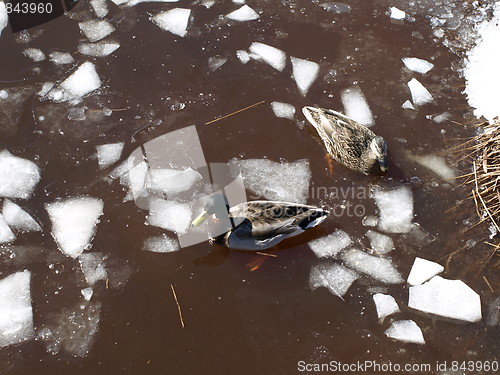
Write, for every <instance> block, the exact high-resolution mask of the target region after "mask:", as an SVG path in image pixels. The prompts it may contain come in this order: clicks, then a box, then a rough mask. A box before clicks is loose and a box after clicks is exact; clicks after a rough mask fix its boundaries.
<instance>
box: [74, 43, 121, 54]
mask: <svg viewBox="0 0 500 375" xmlns="http://www.w3.org/2000/svg"><path fill="white" fill-rule="evenodd" d="M118 48H120V43H118V42H116V41H100V42H97V43H83V44H80V45H79V46H78V52H80V53H81V54H82V55H87V56H92V57H104V56H109V55H111V54H112V53H113V52H115V51H116V50H117V49H118Z"/></svg>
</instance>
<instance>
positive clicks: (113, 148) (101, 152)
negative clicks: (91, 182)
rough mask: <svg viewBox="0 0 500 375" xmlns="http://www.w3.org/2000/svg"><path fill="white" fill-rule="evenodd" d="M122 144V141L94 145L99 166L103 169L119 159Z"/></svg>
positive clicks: (123, 144)
mask: <svg viewBox="0 0 500 375" xmlns="http://www.w3.org/2000/svg"><path fill="white" fill-rule="evenodd" d="M124 146H125V143H123V142H117V143H109V144H106V145H100V146H96V149H97V161H98V163H99V168H100V169H105V168H107V167H109V166H110V165H112V164H114V163H116V162H117V161H118V160H120V156H121V155H122V151H123V147H124Z"/></svg>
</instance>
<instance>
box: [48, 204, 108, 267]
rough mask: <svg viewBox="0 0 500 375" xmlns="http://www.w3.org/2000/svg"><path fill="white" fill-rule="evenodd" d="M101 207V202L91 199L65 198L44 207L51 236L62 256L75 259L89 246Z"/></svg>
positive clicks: (101, 212)
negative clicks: (47, 215)
mask: <svg viewBox="0 0 500 375" xmlns="http://www.w3.org/2000/svg"><path fill="white" fill-rule="evenodd" d="M103 206H104V204H103V202H102V200H100V199H98V198H92V197H76V198H65V199H61V200H59V201H56V202H53V203H47V204H46V205H45V209H46V210H47V212H48V214H49V218H50V221H51V223H52V236H53V237H54V239H55V241H56V242H57V245H58V246H59V249H60V250H61V251H62V252H63V253H64V254H66V255H68V256H70V257H72V258H77V257H78V256H79V255H80V254H81V253H82V252H83V250H84V249H85V248H86V247H87V246H88V245H89V244H90V241H91V240H92V237H93V236H94V233H95V230H96V226H97V222H98V218H99V216H101V215H102V214H103Z"/></svg>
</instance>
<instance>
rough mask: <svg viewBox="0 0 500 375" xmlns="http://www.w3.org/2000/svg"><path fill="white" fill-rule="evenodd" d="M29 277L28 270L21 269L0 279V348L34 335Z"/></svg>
mask: <svg viewBox="0 0 500 375" xmlns="http://www.w3.org/2000/svg"><path fill="white" fill-rule="evenodd" d="M30 279H31V273H30V272H29V271H21V272H16V273H14V274H12V275H10V276H7V277H5V278H3V279H2V280H0V301H1V303H0V347H1V348H3V347H4V346H8V345H13V344H18V343H20V342H23V341H28V340H31V339H33V338H34V337H35V330H34V327H33V310H32V308H31V292H30Z"/></svg>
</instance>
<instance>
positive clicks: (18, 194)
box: [0, 150, 40, 199]
mask: <svg viewBox="0 0 500 375" xmlns="http://www.w3.org/2000/svg"><path fill="white" fill-rule="evenodd" d="M39 181H40V169H38V167H37V166H36V164H35V163H33V162H31V161H29V160H26V159H22V158H19V157H17V156H14V155H12V154H11V153H10V152H9V151H7V150H4V151H0V197H6V198H21V199H27V198H29V197H30V196H31V194H32V193H33V190H34V189H35V186H36V185H37V184H38V182H39Z"/></svg>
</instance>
